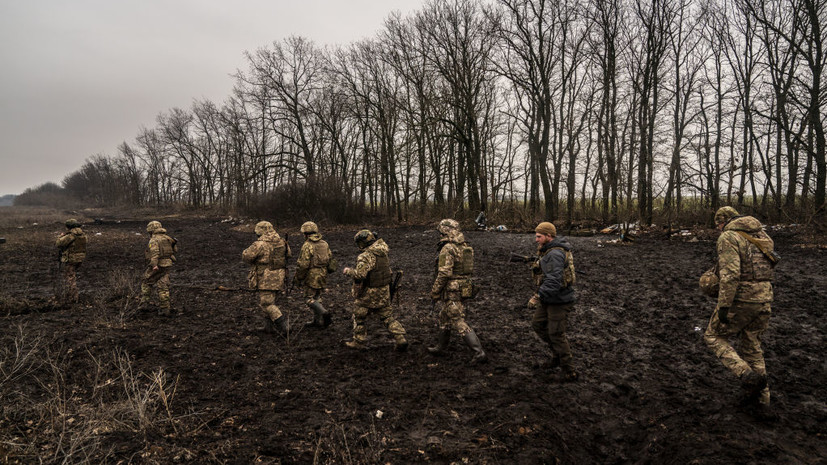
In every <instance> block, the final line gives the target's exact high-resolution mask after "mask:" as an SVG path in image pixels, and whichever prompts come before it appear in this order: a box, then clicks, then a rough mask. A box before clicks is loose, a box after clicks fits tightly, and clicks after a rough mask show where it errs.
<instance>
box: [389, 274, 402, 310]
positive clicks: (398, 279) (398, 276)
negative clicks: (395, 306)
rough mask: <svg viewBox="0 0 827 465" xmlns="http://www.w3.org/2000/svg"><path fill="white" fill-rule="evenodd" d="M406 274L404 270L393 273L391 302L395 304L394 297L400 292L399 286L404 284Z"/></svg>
mask: <svg viewBox="0 0 827 465" xmlns="http://www.w3.org/2000/svg"><path fill="white" fill-rule="evenodd" d="M404 274H405V273H404V272H403V271H402V270H397V271H394V272H393V279H392V280H391V302H393V297H394V296H395V295H396V293H397V291H399V284H400V283H401V282H402V276H403V275H404Z"/></svg>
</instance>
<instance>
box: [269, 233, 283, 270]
mask: <svg viewBox="0 0 827 465" xmlns="http://www.w3.org/2000/svg"><path fill="white" fill-rule="evenodd" d="M271 244H272V247H271V248H270V256H269V257H267V258H268V263H269V265H270V269H271V270H280V269H282V268H287V258H286V257H285V255H286V252H287V244H285V243H284V241H283V240H281V239H279V240H278V242H271V243H268V245H271Z"/></svg>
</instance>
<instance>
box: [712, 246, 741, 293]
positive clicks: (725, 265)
mask: <svg viewBox="0 0 827 465" xmlns="http://www.w3.org/2000/svg"><path fill="white" fill-rule="evenodd" d="M717 248H718V278H719V279H720V290H719V291H718V307H731V306H732V302H733V301H734V300H735V292H736V291H737V290H738V283H739V282H740V281H741V255H740V254H739V253H738V248H739V247H738V239H737V234H736V233H734V232H731V231H726V232H724V233H723V234H721V237H719V238H718V246H717Z"/></svg>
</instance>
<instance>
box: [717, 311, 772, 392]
mask: <svg viewBox="0 0 827 465" xmlns="http://www.w3.org/2000/svg"><path fill="white" fill-rule="evenodd" d="M771 313H772V311H771V309H770V304H769V303H745V302H735V303H734V304H733V306H732V307H731V308H730V309H729V313H728V315H727V316H728V317H729V324H724V323H721V320H720V319H719V318H718V309H717V308H716V309H715V313H713V314H712V318H710V320H709V326H707V328H706V332H705V333H704V342H706V345H707V346H709V348H710V349H712V352H713V353H714V354H715V356H716V357H718V358H719V359H720V360H721V363H722V364H723V365H724V366H725V367H726V368H728V369H729V371H731V372H732V373H734V374H735V376H737V377H739V378H740V377H741V376H743V375H744V373H746V372H748V371H749V370H750V369H751V370H752V371H754V372H756V373H758V374H760V375H766V374H767V367H766V365H765V363H764V351H763V350H761V335H762V334H763V333H764V331H766V329H767V327H768V326H769V321H770V314H771ZM736 337H737V338H738V341H739V347H738V348H739V349H740V354H739V353H738V352H736V351H735V348H734V347H733V346H732V344H731V343H730V342H729V339H730V338H736ZM758 401H759V402H761V403H762V404H765V405H769V403H770V389H769V387H766V388H764V390H763V391H761V395H760V397H759V399H758Z"/></svg>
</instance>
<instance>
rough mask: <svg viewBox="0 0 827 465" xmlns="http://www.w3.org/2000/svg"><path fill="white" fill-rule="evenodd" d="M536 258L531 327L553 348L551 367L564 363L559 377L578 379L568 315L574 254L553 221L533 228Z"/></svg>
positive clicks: (573, 301) (533, 266)
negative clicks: (567, 331) (567, 329)
mask: <svg viewBox="0 0 827 465" xmlns="http://www.w3.org/2000/svg"><path fill="white" fill-rule="evenodd" d="M534 241H535V242H536V243H537V260H536V261H535V262H534V264H533V265H532V267H531V270H532V274H533V276H534V285H535V286H537V292H535V293H534V295H533V296H532V297H531V299H530V300H529V301H528V307H529V308H531V309H534V316H533V318H532V319H531V328H532V329H533V330H534V332H535V333H537V335H538V336H540V339H542V340H543V341H544V342H545V343H546V344H548V346H549V348H550V349H551V352H552V357H551V360H550V362H549V368H556V367H558V366H559V367H561V369H562V376H561V378H560V381H575V380H577V372H576V371H575V370H574V368H573V366H572V355H571V346H570V345H569V340H568V338H567V337H566V327H567V326H568V315H569V313H570V312H571V311H572V309H573V308H574V303H575V301H576V299H575V295H574V288H573V287H572V286H573V285H574V282H575V272H574V257H573V256H572V253H571V249H572V247H571V244H570V243H569V241H568V240H567V239H566V238H565V237H557V228H556V227H555V226H554V224H552V223H549V222H547V221H544V222H542V223H540V224H538V225H537V227H536V228H535V229H534Z"/></svg>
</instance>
